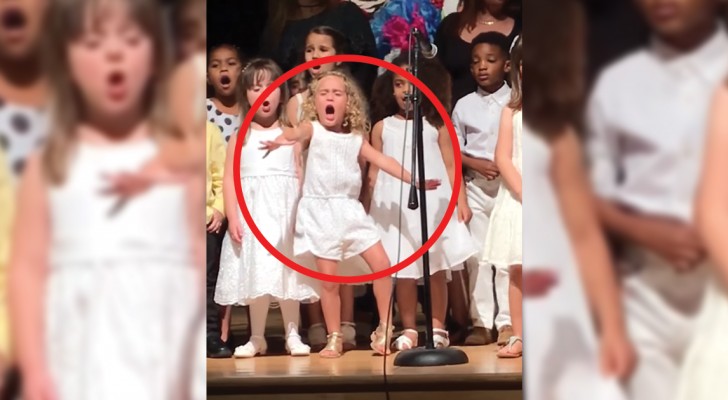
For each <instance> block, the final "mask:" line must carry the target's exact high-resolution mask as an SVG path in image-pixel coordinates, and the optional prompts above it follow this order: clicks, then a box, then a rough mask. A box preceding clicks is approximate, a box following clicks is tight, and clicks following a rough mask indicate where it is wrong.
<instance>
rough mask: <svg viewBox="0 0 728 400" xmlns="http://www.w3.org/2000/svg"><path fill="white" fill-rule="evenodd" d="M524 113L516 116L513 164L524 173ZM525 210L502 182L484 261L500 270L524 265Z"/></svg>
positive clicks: (485, 248)
mask: <svg viewBox="0 0 728 400" xmlns="http://www.w3.org/2000/svg"><path fill="white" fill-rule="evenodd" d="M522 121H523V119H522V112H521V111H517V112H516V113H515V114H514V115H513V158H512V161H513V165H514V166H515V167H516V171H518V173H519V174H521V170H522V168H523V167H522V157H521V156H522V143H521V140H522V137H521V136H522V134H521V131H522ZM522 230H523V207H521V203H520V202H519V201H518V200H517V199H516V197H515V195H514V194H513V192H512V191H511V190H510V189H509V188H508V186H506V184H505V181H503V180H501V184H500V188H499V189H498V195H497V197H496V198H495V206H494V207H493V212H492V215H491V219H490V224H489V225H488V235H487V236H486V238H485V246H484V249H483V260H484V261H487V262H489V263H491V264H493V265H495V266H496V267H498V268H508V267H509V266H512V265H520V264H522V263H523V256H522V246H523V243H522V242H523V235H522Z"/></svg>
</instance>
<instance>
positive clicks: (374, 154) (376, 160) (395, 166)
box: [359, 141, 440, 190]
mask: <svg viewBox="0 0 728 400" xmlns="http://www.w3.org/2000/svg"><path fill="white" fill-rule="evenodd" d="M359 154H360V155H361V156H362V157H363V158H364V159H365V160H367V161H369V163H370V164H371V166H372V167H377V168H379V169H381V170H382V171H384V172H386V173H388V174H389V175H392V176H393V177H395V178H397V179H401V180H403V181H404V182H407V183H409V182H411V181H412V175H411V174H410V173H409V171H407V170H406V169H404V168H403V167H402V164H400V163H399V162H397V160H395V159H394V158H392V157H389V156H386V155H384V154H382V152H380V151H377V150H376V149H374V147H372V145H370V144H369V142H367V141H364V143H362V146H361V151H360V153H359ZM424 185H425V189H427V190H434V189H437V187H438V186H440V181H439V180H438V179H427V180H425V182H424Z"/></svg>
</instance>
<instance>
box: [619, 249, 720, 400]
mask: <svg viewBox="0 0 728 400" xmlns="http://www.w3.org/2000/svg"><path fill="white" fill-rule="evenodd" d="M625 262H626V263H627V264H631V266H634V265H635V264H636V265H637V269H636V270H635V271H633V272H632V273H630V274H629V275H627V276H626V277H625V278H624V279H623V299H624V307H625V318H626V321H627V328H628V330H629V334H630V339H631V340H632V343H633V345H634V347H635V349H636V351H637V356H638V363H637V368H636V369H635V371H634V374H633V375H632V378H631V379H630V382H628V383H627V386H626V390H627V393H628V396H629V398H630V399H632V400H663V399H668V400H669V399H672V398H674V396H675V391H676V389H677V388H676V386H677V383H678V381H679V380H680V379H679V378H680V369H681V364H682V363H683V359H684V357H685V355H686V352H687V350H688V346H689V344H690V341H691V337H692V335H693V334H694V332H695V327H696V324H695V320H696V316H697V313H698V310H699V307H700V302H701V299H702V298H703V292H704V289H705V283H706V279H707V275H706V273H707V271H708V267H707V266H701V267H699V268H697V269H696V270H695V271H692V272H688V273H678V272H676V270H675V268H674V267H672V266H671V265H668V264H667V263H665V262H664V261H663V260H661V259H660V258H658V257H657V256H655V255H652V254H648V253H646V252H633V253H632V254H631V255H630V256H629V257H628V259H627V260H626V261H625Z"/></svg>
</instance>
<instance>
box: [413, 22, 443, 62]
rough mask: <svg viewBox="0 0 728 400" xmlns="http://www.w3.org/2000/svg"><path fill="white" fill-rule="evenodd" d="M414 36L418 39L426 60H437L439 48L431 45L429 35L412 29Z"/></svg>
mask: <svg viewBox="0 0 728 400" xmlns="http://www.w3.org/2000/svg"><path fill="white" fill-rule="evenodd" d="M412 35H413V36H414V37H415V38H417V41H418V42H419V44H420V50H421V51H422V55H423V56H424V57H425V58H435V56H436V55H437V46H435V45H434V44H433V43H430V38H429V37H428V36H427V33H422V32H420V31H419V29H417V28H412Z"/></svg>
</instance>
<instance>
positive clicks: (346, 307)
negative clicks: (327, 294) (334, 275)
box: [339, 285, 354, 322]
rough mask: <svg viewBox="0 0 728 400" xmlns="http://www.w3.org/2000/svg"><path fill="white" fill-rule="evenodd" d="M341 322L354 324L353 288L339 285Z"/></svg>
mask: <svg viewBox="0 0 728 400" xmlns="http://www.w3.org/2000/svg"><path fill="white" fill-rule="evenodd" d="M339 294H340V295H341V320H342V321H344V322H354V286H351V285H341V289H340V290H339Z"/></svg>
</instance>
